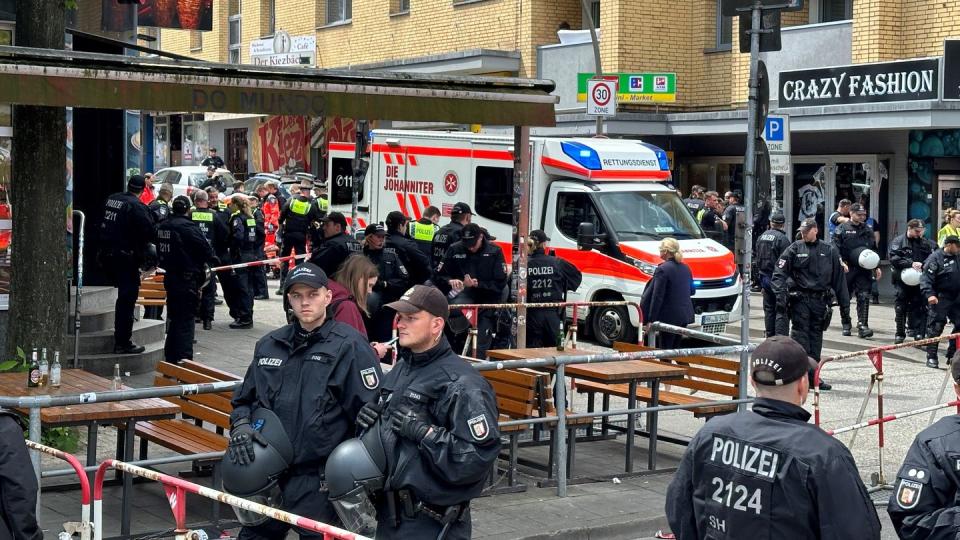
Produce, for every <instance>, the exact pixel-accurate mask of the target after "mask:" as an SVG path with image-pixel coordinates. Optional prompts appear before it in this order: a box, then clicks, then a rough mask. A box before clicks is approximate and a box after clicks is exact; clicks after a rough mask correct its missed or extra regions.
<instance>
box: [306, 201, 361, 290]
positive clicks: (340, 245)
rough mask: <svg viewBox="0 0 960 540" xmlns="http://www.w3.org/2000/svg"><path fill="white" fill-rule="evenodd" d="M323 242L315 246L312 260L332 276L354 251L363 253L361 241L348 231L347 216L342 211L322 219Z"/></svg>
mask: <svg viewBox="0 0 960 540" xmlns="http://www.w3.org/2000/svg"><path fill="white" fill-rule="evenodd" d="M320 223H321V226H320V227H321V231H322V232H323V242H322V243H320V244H319V245H316V244H315V245H314V246H313V253H312V255H311V257H310V262H312V263H313V264H315V265H317V266H319V267H320V268H322V269H323V271H324V272H325V273H326V274H327V275H330V276H332V275H333V274H336V273H337V269H338V268H340V265H341V264H343V261H345V260H347V257H349V256H350V255H353V254H354V253H362V252H363V248H362V247H361V246H360V242H357V239H356V238H354V237H353V236H351V235H349V234H347V233H346V230H347V218H345V217H344V216H343V214H341V213H340V212H330V213H329V214H327V215H326V216H324V217H323V219H321V220H320Z"/></svg>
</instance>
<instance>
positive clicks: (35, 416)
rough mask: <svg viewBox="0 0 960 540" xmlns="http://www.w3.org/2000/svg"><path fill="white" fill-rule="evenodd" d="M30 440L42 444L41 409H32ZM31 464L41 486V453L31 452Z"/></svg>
mask: <svg viewBox="0 0 960 540" xmlns="http://www.w3.org/2000/svg"><path fill="white" fill-rule="evenodd" d="M29 435H30V437H29V439H30V440H31V441H33V442H35V443H37V444H40V408H39V407H30V427H29ZM30 462H31V463H33V474H34V475H36V477H37V485H38V486H39V485H40V451H39V450H37V449H31V450H30ZM39 518H40V497H37V519H38V520H39Z"/></svg>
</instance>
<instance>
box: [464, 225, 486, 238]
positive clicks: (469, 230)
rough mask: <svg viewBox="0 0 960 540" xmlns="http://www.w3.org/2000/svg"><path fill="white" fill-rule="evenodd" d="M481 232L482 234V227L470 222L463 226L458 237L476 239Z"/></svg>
mask: <svg viewBox="0 0 960 540" xmlns="http://www.w3.org/2000/svg"><path fill="white" fill-rule="evenodd" d="M481 234H483V229H481V228H480V226H479V225H477V224H476V223H470V224H469V225H466V226H464V227H463V231H462V232H461V233H460V239H461V240H466V241H468V242H471V241H473V240H476V239H477V237H478V236H480V235H481Z"/></svg>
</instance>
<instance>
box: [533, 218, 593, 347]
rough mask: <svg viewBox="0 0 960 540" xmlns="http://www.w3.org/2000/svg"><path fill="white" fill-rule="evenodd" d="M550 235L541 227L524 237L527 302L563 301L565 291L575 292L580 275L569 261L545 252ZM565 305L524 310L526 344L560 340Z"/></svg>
mask: <svg viewBox="0 0 960 540" xmlns="http://www.w3.org/2000/svg"><path fill="white" fill-rule="evenodd" d="M548 242H550V237H549V236H547V234H546V233H545V232H543V231H541V230H539V229H538V230H535V231H530V236H528V237H527V249H528V250H529V253H530V255H529V258H528V259H527V302H529V303H531V304H536V303H547V302H563V301H564V300H565V299H566V297H567V291H575V290H577V287H579V286H580V282H581V281H582V280H583V274H582V273H580V270H577V267H576V266H574V265H572V264H570V263H569V262H567V261H565V260H563V259H560V258H558V257H555V256H553V255H548V254H547V251H548V250H549V249H550V245H549V244H548ZM565 313H566V308H528V309H527V347H554V346H556V345H557V340H558V339H562V337H561V335H562V334H563V317H564V314H565Z"/></svg>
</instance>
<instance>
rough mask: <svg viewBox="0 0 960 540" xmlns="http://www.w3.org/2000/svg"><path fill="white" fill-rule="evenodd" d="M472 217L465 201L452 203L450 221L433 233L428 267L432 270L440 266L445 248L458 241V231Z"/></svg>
mask: <svg viewBox="0 0 960 540" xmlns="http://www.w3.org/2000/svg"><path fill="white" fill-rule="evenodd" d="M472 219H473V211H472V210H470V205H468V204H467V203H465V202H458V203H457V204H455V205H453V209H452V210H451V211H450V223H447V224H446V225H444V226H443V227H440V228H439V229H437V232H436V234H434V235H433V253H432V255H431V257H430V265H431V266H430V267H431V268H432V269H433V270H434V271H436V270H437V267H438V266H440V262H441V261H442V260H443V256H444V255H446V254H447V249H449V248H450V246H452V245H453V244H454V243H455V242H459V241H460V231H462V230H463V227H464V226H465V225H467V224H468V223H470V221H471V220H472Z"/></svg>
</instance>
